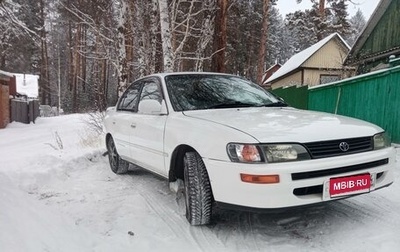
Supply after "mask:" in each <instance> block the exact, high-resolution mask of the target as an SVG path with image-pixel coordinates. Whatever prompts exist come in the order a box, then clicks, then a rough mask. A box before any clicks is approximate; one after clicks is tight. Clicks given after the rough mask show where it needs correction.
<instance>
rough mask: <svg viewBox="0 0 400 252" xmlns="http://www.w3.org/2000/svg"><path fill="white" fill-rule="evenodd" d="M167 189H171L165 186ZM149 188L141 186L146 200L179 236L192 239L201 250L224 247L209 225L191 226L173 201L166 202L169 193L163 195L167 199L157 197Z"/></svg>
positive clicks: (142, 194) (191, 241)
mask: <svg viewBox="0 0 400 252" xmlns="http://www.w3.org/2000/svg"><path fill="white" fill-rule="evenodd" d="M164 189H165V190H169V189H168V188H166V187H164ZM148 191H151V190H149V189H148V188H143V187H142V188H140V192H139V193H140V195H141V196H142V197H143V198H144V199H145V200H146V202H147V204H148V206H149V207H150V208H151V209H152V210H153V212H155V213H156V214H157V215H158V216H159V217H160V218H161V219H162V220H163V222H164V223H165V224H166V225H167V226H168V227H169V228H170V229H171V231H172V232H173V233H174V234H175V235H176V236H177V237H182V236H183V237H184V239H185V240H187V241H190V243H192V244H193V245H194V247H197V248H200V251H210V250H213V251H215V250H218V249H219V250H221V249H223V248H224V246H223V245H222V243H221V241H220V240H218V239H217V238H216V237H215V235H214V234H213V233H212V231H211V230H209V228H208V227H207V226H196V227H194V226H190V224H189V223H187V221H186V219H185V217H184V216H182V215H179V213H178V212H179V211H176V210H175V209H176V208H175V207H176V206H175V207H173V206H172V205H174V204H173V203H169V202H167V203H166V202H165V199H166V197H170V195H169V194H167V195H163V197H164V198H165V199H162V198H160V197H156V196H155V195H154V194H155V193H157V192H154V190H152V192H154V193H151V192H150V193H149V192H148Z"/></svg>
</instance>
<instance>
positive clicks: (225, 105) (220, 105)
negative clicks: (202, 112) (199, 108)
mask: <svg viewBox="0 0 400 252" xmlns="http://www.w3.org/2000/svg"><path fill="white" fill-rule="evenodd" d="M254 106H256V105H255V104H250V103H243V102H238V101H235V102H223V103H218V104H216V105H213V106H210V107H208V109H219V108H241V107H254Z"/></svg>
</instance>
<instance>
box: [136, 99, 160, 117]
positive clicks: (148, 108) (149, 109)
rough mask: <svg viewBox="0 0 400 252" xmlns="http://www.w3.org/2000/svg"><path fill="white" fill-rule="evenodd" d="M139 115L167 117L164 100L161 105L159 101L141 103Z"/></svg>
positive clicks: (143, 101)
mask: <svg viewBox="0 0 400 252" xmlns="http://www.w3.org/2000/svg"><path fill="white" fill-rule="evenodd" d="M138 113H140V114H146V115H166V114H167V107H166V105H165V101H164V100H163V101H162V102H161V103H159V102H158V101H157V100H142V101H140V102H139V109H138Z"/></svg>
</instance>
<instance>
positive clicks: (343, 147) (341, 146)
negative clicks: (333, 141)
mask: <svg viewBox="0 0 400 252" xmlns="http://www.w3.org/2000/svg"><path fill="white" fill-rule="evenodd" d="M339 149H340V150H341V151H343V152H346V151H348V150H349V149H350V146H349V144H348V143H346V142H341V143H340V144H339Z"/></svg>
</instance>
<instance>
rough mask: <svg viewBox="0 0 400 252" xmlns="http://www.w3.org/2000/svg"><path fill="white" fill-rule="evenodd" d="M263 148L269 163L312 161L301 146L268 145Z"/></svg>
mask: <svg viewBox="0 0 400 252" xmlns="http://www.w3.org/2000/svg"><path fill="white" fill-rule="evenodd" d="M263 147H264V152H265V157H266V159H267V162H268V163H277V162H288V161H300V160H308V159H311V158H310V154H308V152H307V150H306V149H305V148H304V147H303V146H301V145H299V144H268V145H265V146H263Z"/></svg>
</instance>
